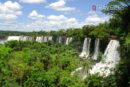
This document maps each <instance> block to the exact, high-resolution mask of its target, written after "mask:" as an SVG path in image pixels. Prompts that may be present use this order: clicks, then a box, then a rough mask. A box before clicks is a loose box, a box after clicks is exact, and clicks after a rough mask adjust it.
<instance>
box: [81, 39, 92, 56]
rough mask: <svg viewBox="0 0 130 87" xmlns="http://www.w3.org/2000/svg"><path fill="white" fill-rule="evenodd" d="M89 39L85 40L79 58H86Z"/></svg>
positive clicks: (88, 50) (88, 51) (88, 49)
mask: <svg viewBox="0 0 130 87" xmlns="http://www.w3.org/2000/svg"><path fill="white" fill-rule="evenodd" d="M90 42H91V39H90V38H85V40H84V44H83V49H82V53H81V54H80V55H79V57H80V58H88V57H89V53H90Z"/></svg>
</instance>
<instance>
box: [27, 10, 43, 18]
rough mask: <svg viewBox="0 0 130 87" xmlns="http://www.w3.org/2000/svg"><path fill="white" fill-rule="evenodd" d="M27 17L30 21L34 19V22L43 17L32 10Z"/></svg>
mask: <svg viewBox="0 0 130 87" xmlns="http://www.w3.org/2000/svg"><path fill="white" fill-rule="evenodd" d="M28 17H29V18H30V19H34V20H41V19H43V18H44V17H45V16H44V15H41V14H39V13H38V12H37V11H36V10H33V11H32V12H31V13H30V14H29V16H28Z"/></svg>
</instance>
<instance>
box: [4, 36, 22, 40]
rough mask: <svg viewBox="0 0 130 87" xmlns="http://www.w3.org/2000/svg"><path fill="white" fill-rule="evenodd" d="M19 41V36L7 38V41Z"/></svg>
mask: <svg viewBox="0 0 130 87" xmlns="http://www.w3.org/2000/svg"><path fill="white" fill-rule="evenodd" d="M14 40H16V41H19V40H20V36H8V38H7V41H14Z"/></svg>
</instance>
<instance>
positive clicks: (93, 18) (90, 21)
mask: <svg viewBox="0 0 130 87" xmlns="http://www.w3.org/2000/svg"><path fill="white" fill-rule="evenodd" d="M108 20H109V17H99V16H98V15H97V14H96V12H90V15H89V16H88V17H87V18H86V20H85V23H86V24H87V25H98V24H99V23H104V22H105V21H108Z"/></svg>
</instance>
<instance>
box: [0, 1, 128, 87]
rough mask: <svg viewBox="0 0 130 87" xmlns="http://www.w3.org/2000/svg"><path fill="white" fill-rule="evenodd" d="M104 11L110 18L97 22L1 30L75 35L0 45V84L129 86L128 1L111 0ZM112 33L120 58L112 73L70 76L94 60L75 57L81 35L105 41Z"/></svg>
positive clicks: (20, 86)
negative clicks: (57, 27)
mask: <svg viewBox="0 0 130 87" xmlns="http://www.w3.org/2000/svg"><path fill="white" fill-rule="evenodd" d="M108 8H109V9H108ZM103 12H104V13H106V14H111V15H112V18H111V19H110V20H109V21H108V22H106V23H103V24H99V25H97V26H88V25H85V26H83V27H82V28H77V29H68V30H60V31H51V32H44V31H40V32H5V31H1V32H0V36H9V35H27V36H33V37H36V36H41V35H43V36H44V35H52V36H54V38H56V37H58V36H67V37H74V41H73V42H72V43H71V44H70V46H66V45H63V44H56V43H54V42H52V43H51V42H48V43H37V42H34V41H32V42H21V41H20V42H17V41H11V42H8V43H6V44H5V45H0V87H130V1H129V0H112V1H110V2H109V3H108V5H107V9H104V10H103ZM112 35H114V36H116V37H117V38H116V39H119V40H120V43H121V49H120V53H121V60H120V62H119V64H118V65H117V67H116V69H115V73H114V74H113V75H110V76H108V77H100V76H99V75H88V76H87V78H86V79H85V80H82V79H81V78H80V75H77V74H75V75H74V76H72V75H71V72H72V71H74V70H75V69H76V68H78V67H81V66H82V65H84V68H86V67H87V69H88V68H90V67H91V66H90V65H93V63H95V62H94V61H91V60H85V61H81V60H80V59H79V58H78V52H79V51H81V48H82V42H83V40H84V38H85V37H91V38H92V39H95V38H99V39H100V40H102V41H103V42H104V43H107V42H108V39H109V38H110V37H111V36H112ZM104 43H103V45H102V47H101V52H103V50H102V49H104V48H103V47H104ZM101 54H102V53H101Z"/></svg>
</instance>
